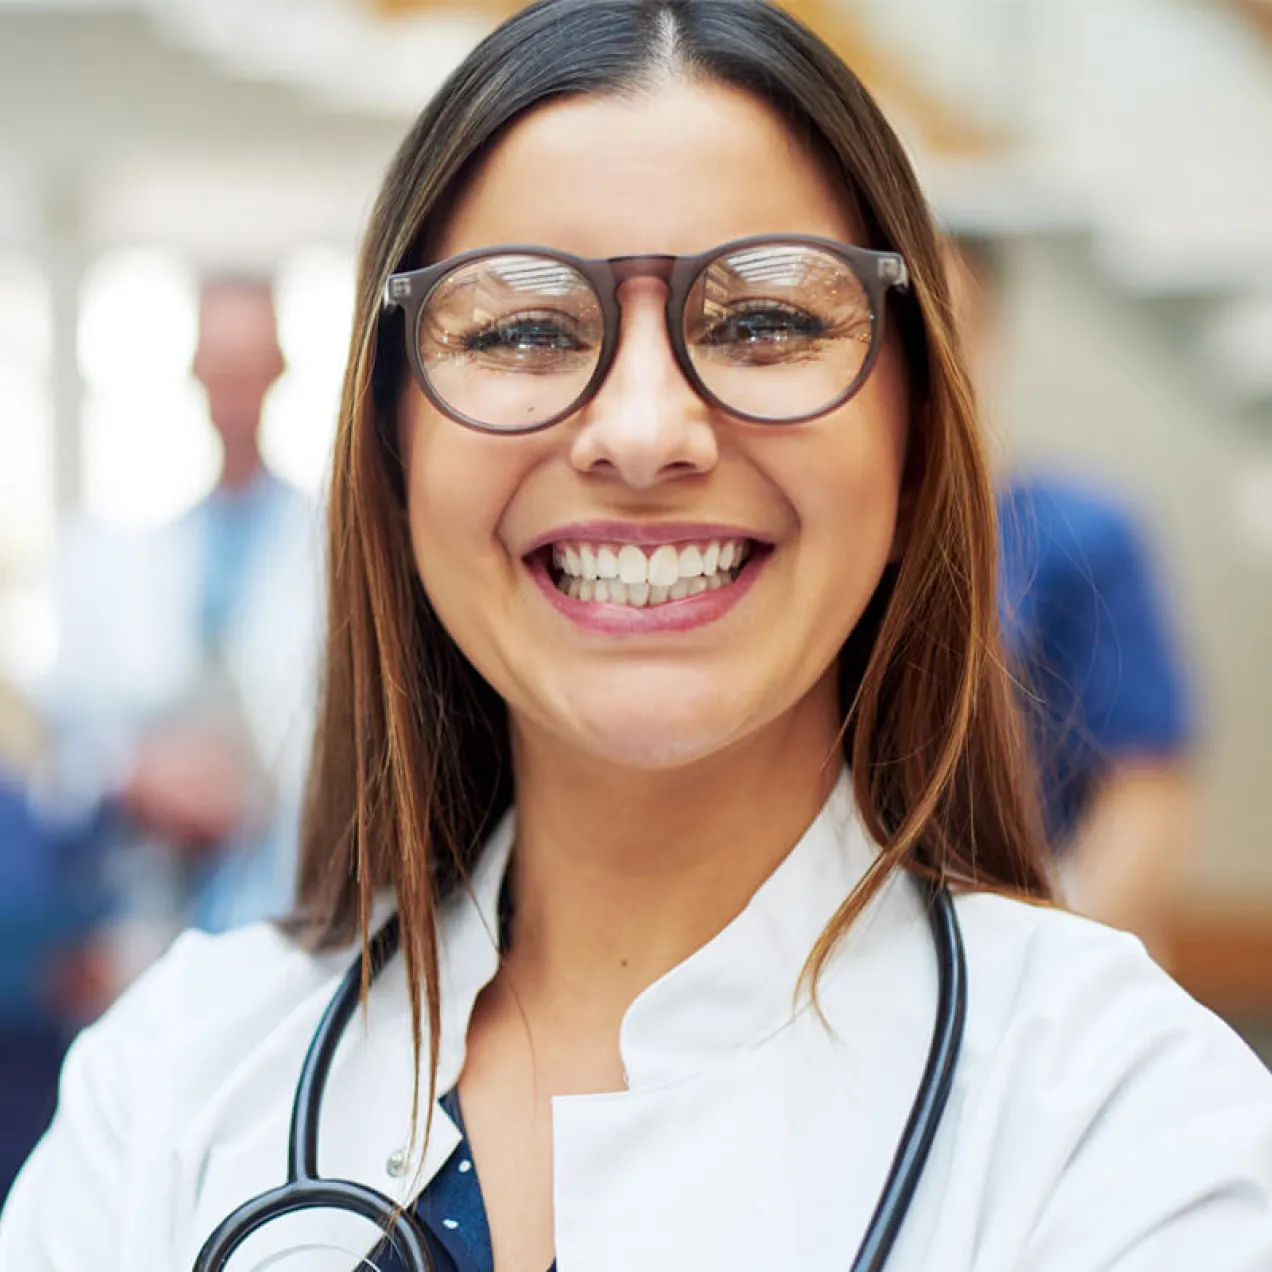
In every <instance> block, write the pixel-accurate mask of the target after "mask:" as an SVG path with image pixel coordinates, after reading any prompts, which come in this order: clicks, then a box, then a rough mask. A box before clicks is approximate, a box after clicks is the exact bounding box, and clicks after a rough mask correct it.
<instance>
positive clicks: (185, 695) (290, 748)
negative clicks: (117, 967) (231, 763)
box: [34, 484, 323, 925]
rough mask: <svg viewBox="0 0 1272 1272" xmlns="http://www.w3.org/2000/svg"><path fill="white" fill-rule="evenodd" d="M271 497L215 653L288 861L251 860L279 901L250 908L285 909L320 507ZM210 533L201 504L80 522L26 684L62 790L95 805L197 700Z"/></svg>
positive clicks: (305, 738) (307, 713)
mask: <svg viewBox="0 0 1272 1272" xmlns="http://www.w3.org/2000/svg"><path fill="white" fill-rule="evenodd" d="M270 499H271V503H270V505H269V519H268V521H267V523H266V524H265V525H264V526H263V527H262V532H261V534H260V535H259V536H258V538H257V540H256V541H255V542H254V544H253V554H252V556H251V558H250V559H249V562H248V566H247V573H246V576H245V578H244V582H243V585H242V588H241V590H240V592H239V596H238V601H237V604H236V605H235V608H234V610H233V613H232V614H231V616H230V618H229V620H228V623H227V628H226V632H225V637H224V642H223V651H222V657H223V662H224V674H225V676H226V678H227V680H228V682H229V684H230V686H231V687H232V689H233V692H234V697H235V699H236V701H237V707H238V710H239V712H240V713H241V717H242V724H243V725H244V726H245V728H246V732H247V739H248V741H249V742H250V744H251V746H252V748H253V749H254V751H255V753H256V757H257V759H258V760H259V762H260V765H261V767H262V772H263V775H264V776H265V777H266V778H267V779H268V780H269V782H270V785H271V787H272V789H273V792H274V800H275V809H276V814H277V821H276V824H275V827H274V829H273V831H272V833H271V848H274V847H277V846H279V845H280V844H282V845H285V849H284V856H285V859H283V860H278V861H270V862H266V863H260V867H258V869H257V877H256V878H255V879H254V880H253V882H252V889H253V890H254V891H255V892H256V893H257V894H258V897H259V898H260V899H261V901H262V902H263V901H264V900H265V899H266V898H271V897H272V899H273V900H274V902H275V904H274V905H273V907H272V908H270V909H269V910H267V911H266V910H261V909H259V908H258V910H257V912H256V913H255V914H252V915H251V916H250V917H252V918H259V917H261V916H262V914H263V913H265V912H268V913H277V912H278V910H279V909H280V908H285V906H286V901H287V898H288V896H289V895H290V891H291V877H292V870H291V866H292V861H291V858H292V855H293V854H292V851H291V849H292V848H293V847H294V839H295V823H296V821H297V818H298V808H299V802H300V792H301V788H302V784H303V780H304V772H305V767H306V763H307V758H308V749H309V743H310V738H311V733H312V719H313V702H314V697H315V690H316V687H317V684H316V677H317V661H318V650H319V647H320V640H321V635H322V633H321V630H320V616H321V597H322V559H323V552H322V543H321V537H320V518H319V516H318V513H317V511H316V509H315V508H314V506H313V504H312V503H311V502H310V501H309V500H308V499H307V498H305V497H304V496H303V495H302V494H301V493H300V492H299V491H297V490H294V489H293V488H291V487H287V486H284V485H282V484H277V485H276V486H275V487H274V488H273V490H272V493H271V495H270ZM207 532H208V519H207V517H206V516H204V515H202V505H200V506H198V507H196V508H194V509H191V511H190V512H188V513H186V514H185V515H183V516H181V517H178V518H177V519H175V520H174V521H172V522H170V523H168V524H167V525H165V526H163V527H161V528H159V529H157V530H154V531H152V532H149V533H146V534H125V533H121V532H118V531H113V530H110V529H107V528H104V527H101V526H97V525H89V524H81V525H79V526H77V527H76V528H75V529H74V530H73V531H72V533H71V535H70V537H69V539H68V543H67V545H66V548H65V550H64V551H63V552H62V553H61V554H60V559H59V563H58V569H57V571H56V578H55V587H56V609H57V615H58V627H59V631H58V653H57V658H56V661H55V663H54V666H53V668H52V669H51V672H50V674H49V675H48V676H47V677H46V678H45V679H44V680H43V681H42V682H41V683H39V684H37V685H35V686H34V696H35V697H36V700H37V701H38V702H39V703H40V705H41V707H42V709H43V710H44V712H45V714H46V715H47V717H48V718H49V720H50V722H51V724H52V726H53V730H54V735H55V737H56V739H57V743H58V748H57V757H58V768H57V773H56V779H55V781H56V786H57V794H58V797H59V798H61V799H63V800H65V799H68V798H69V799H70V800H72V801H75V800H79V799H82V800H83V801H84V802H85V803H89V804H91V803H92V802H93V800H95V799H96V798H97V797H99V796H100V795H101V794H102V793H104V792H105V791H106V790H108V789H109V788H110V786H111V785H112V783H113V782H114V781H116V780H117V779H118V778H119V777H120V776H121V775H122V774H123V773H124V772H126V770H127V766H128V762H129V758H130V756H131V753H132V750H133V748H134V747H135V746H136V744H137V742H138V740H139V739H140V738H142V737H144V735H145V734H146V733H147V732H148V731H149V730H151V729H153V728H155V727H157V726H160V725H162V724H163V722H164V721H165V718H166V717H169V716H180V715H182V714H183V713H185V712H187V711H188V710H190V709H191V704H192V702H193V701H194V700H195V699H197V697H198V694H199V692H200V689H201V680H202V678H203V677H204V665H203V655H202V649H201V630H200V629H201V606H202V598H203V586H204V554H205V542H206V538H205V536H206V534H207ZM254 864H255V863H254ZM265 867H267V868H268V870H269V871H270V875H269V877H268V878H266V877H265V875H264V874H263V873H262V870H263V868H265ZM244 890H245V891H246V890H247V889H246V888H245V889H244ZM230 904H231V905H232V902H231V903H230ZM251 904H252V902H251V901H250V900H249V901H248V905H249V906H250V905H251ZM224 917H225V919H226V920H227V925H228V924H229V922H230V921H232V919H233V915H232V914H229V913H227V914H226V915H225V916H224Z"/></svg>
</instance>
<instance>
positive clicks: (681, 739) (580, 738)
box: [571, 694, 748, 772]
mask: <svg viewBox="0 0 1272 1272" xmlns="http://www.w3.org/2000/svg"><path fill="white" fill-rule="evenodd" d="M740 706H741V704H737V703H732V704H731V703H730V702H729V701H728V699H727V698H721V697H720V696H719V695H716V696H714V697H712V698H711V699H709V700H704V701H700V702H698V703H693V704H687V703H683V702H682V703H680V704H679V705H678V706H676V707H672V706H671V705H670V704H669V703H668V701H667V698H666V697H664V696H662V695H656V694H646V695H645V696H644V697H643V698H642V699H641V700H640V701H635V702H627V703H610V704H608V705H607V706H605V705H602V704H592V705H590V706H589V707H588V708H587V709H580V710H579V711H577V712H575V713H572V714H573V715H574V719H573V728H572V729H571V733H572V734H573V740H574V742H575V744H576V745H577V746H578V747H579V748H580V749H581V750H584V751H586V752H587V753H588V754H590V755H593V756H595V757H596V758H597V759H600V760H604V761H605V762H607V763H610V764H615V765H618V766H619V767H622V768H631V769H643V770H648V771H651V772H654V771H665V770H668V769H676V768H686V767H688V766H690V765H692V764H695V763H698V762H699V761H702V760H706V759H708V758H710V757H711V756H712V755H716V754H718V753H719V752H721V751H723V750H725V749H726V748H728V747H729V746H731V745H733V744H734V743H736V742H737V740H738V739H739V738H740V737H743V736H745V735H746V733H747V732H748V728H747V724H746V721H745V719H744V718H743V712H742V711H741V710H740V709H739V708H740ZM598 708H600V709H598Z"/></svg>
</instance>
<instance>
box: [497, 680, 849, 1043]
mask: <svg viewBox="0 0 1272 1272" xmlns="http://www.w3.org/2000/svg"><path fill="white" fill-rule="evenodd" d="M839 727H840V721H839V719H838V713H837V710H836V706H835V695H834V692H833V682H832V683H831V684H829V685H822V686H819V687H818V689H817V690H815V691H814V693H812V694H810V695H809V697H808V698H807V699H805V701H804V702H803V703H801V704H800V705H799V706H797V707H796V708H795V710H794V711H793V712H792V713H790V715H788V716H787V717H785V718H783V719H782V720H781V721H778V722H777V723H775V724H773V725H771V726H769V727H768V728H766V729H765V730H763V731H762V732H761V733H760V734H759V735H756V736H753V737H751V738H749V739H747V741H746V742H745V743H744V744H741V745H739V746H736V747H733V748H730V749H728V750H726V751H724V752H721V753H720V754H718V755H713V756H711V757H709V758H707V759H704V760H701V761H699V762H697V763H695V764H693V765H691V766H689V767H686V768H680V769H675V770H671V771H661V770H660V771H645V770H632V769H628V768H618V767H615V766H612V765H608V764H606V763H605V762H603V761H600V760H597V759H596V758H595V757H591V756H584V755H580V754H579V753H578V752H572V751H568V750H565V749H564V748H562V747H561V746H560V745H559V744H556V743H555V742H554V740H552V739H549V738H547V737H544V736H542V735H538V734H536V733H534V732H533V731H531V730H528V729H526V728H524V727H514V751H515V756H516V768H517V846H516V851H515V854H514V857H513V866H512V870H513V875H512V883H513V890H514V896H515V897H516V913H515V919H514V925H513V937H512V943H511V948H510V949H509V951H508V954H507V956H506V958H505V974H506V975H507V976H508V978H509V980H510V982H511V983H512V984H514V985H515V987H516V992H517V995H518V997H519V998H521V999H522V1000H523V1002H525V1003H527V1004H529V1003H532V1002H533V1003H536V1004H538V1005H539V1006H540V1008H541V1009H546V1010H548V1011H551V1012H553V1013H554V1014H556V1013H560V1012H568V1013H570V1014H572V1015H573V1014H579V1015H582V1016H586V1017H587V1018H588V1019H590V1020H592V1021H596V1022H598V1023H600V1022H605V1024H606V1025H615V1024H617V1023H618V1022H619V1021H620V1020H621V1018H622V1015H623V1013H624V1012H625V1011H626V1009H627V1007H628V1006H629V1005H630V1004H631V1002H632V1000H633V999H634V998H635V997H636V996H637V995H638V994H639V993H640V992H641V991H642V990H643V989H645V988H646V987H647V986H649V985H650V984H652V983H653V982H654V981H655V980H657V979H658V978H659V977H661V976H662V975H664V974H665V973H666V972H668V971H670V970H671V969H672V968H673V967H675V966H676V965H677V964H679V963H681V962H683V961H684V960H685V959H686V958H688V957H689V955H691V954H692V953H693V952H694V951H695V950H697V949H699V948H701V947H702V946H703V945H705V944H706V943H707V942H708V941H709V940H711V938H712V937H714V936H715V935H716V934H717V933H719V932H720V931H721V930H722V929H723V928H724V927H726V926H727V925H728V924H729V923H730V922H731V921H732V920H733V919H734V918H736V917H737V915H738V914H740V913H741V911H742V910H743V909H745V907H746V905H747V903H748V901H749V900H750V899H751V897H752V895H753V894H754V893H755V891H756V890H757V889H758V888H759V887H760V885H761V884H762V883H763V882H764V881H765V880H766V879H767V878H768V876H769V875H770V874H771V873H772V872H773V871H774V870H775V869H776V868H777V866H778V865H779V864H780V863H781V861H782V860H783V859H784V858H785V856H786V855H787V854H788V853H789V852H790V850H791V849H792V848H793V847H794V846H795V844H796V843H798V841H799V839H800V837H801V836H802V835H803V833H804V831H805V830H806V829H807V828H808V826H809V825H810V824H811V823H812V821H813V820H814V818H815V817H816V816H817V813H818V812H819V810H820V809H821V807H822V805H823V804H824V803H825V801H826V798H827V796H828V795H829V793H830V791H831V789H832V788H833V786H834V783H835V781H836V779H837V777H838V775H839V771H840V767H841V763H842V761H841V759H840V755H841V754H842V752H841V748H840V745H839V739H838V731H839Z"/></svg>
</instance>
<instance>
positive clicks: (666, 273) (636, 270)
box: [605, 256, 679, 288]
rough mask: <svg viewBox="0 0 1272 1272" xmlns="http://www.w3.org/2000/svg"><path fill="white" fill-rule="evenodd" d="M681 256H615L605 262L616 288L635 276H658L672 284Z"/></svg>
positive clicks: (663, 281) (660, 279) (659, 278)
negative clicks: (673, 273)
mask: <svg viewBox="0 0 1272 1272" xmlns="http://www.w3.org/2000/svg"><path fill="white" fill-rule="evenodd" d="M678 259H679V258H678V257H675V256H615V257H613V258H612V259H611V260H608V261H606V262H605V263H606V264H607V265H608V266H609V269H610V276H611V277H612V278H613V280H614V286H615V287H616V288H618V287H621V286H622V285H623V284H624V283H626V282H630V281H631V280H632V279H633V278H656V279H657V280H658V281H659V282H660V283H665V284H668V285H670V283H671V275H672V272H673V271H674V270H675V268H676V262H677V260H678Z"/></svg>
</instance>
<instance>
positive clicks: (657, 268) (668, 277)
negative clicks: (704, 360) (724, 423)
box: [603, 254, 697, 392]
mask: <svg viewBox="0 0 1272 1272" xmlns="http://www.w3.org/2000/svg"><path fill="white" fill-rule="evenodd" d="M682 263H683V258H681V257H679V256H667V255H662V254H656V255H655V254H649V255H644V256H614V257H611V258H610V259H609V260H607V261H605V262H603V267H604V269H605V272H606V274H607V276H608V280H609V294H610V304H611V306H612V308H611V321H612V323H613V326H612V329H611V330H612V333H613V334H612V339H613V342H614V343H613V345H612V347H611V349H610V353H609V357H608V358H607V360H606V361H607V364H608V365H607V368H606V373H605V378H606V379H608V378H609V371H610V370H612V369H613V359H614V358H615V357H616V356H617V353H618V343H619V327H620V324H621V322H622V318H621V314H622V309H623V306H622V304H621V302H620V301H619V299H618V292H619V289H620V288H621V287H622V286H623V284H624V283H627V282H632V281H634V280H637V279H642V278H652V279H654V280H655V281H657V282H660V283H662V284H663V286H664V287H666V289H667V314H666V317H667V341H668V344H669V345H670V347H671V355H672V357H673V358H674V359H675V362H676V364H677V366H678V367H679V369H680V372H681V374H682V375H684V376H685V378H686V379H688V380H689V381H690V387H691V388H692V387H694V386H693V381H692V377H691V376H689V375H688V374H687V373H686V371H685V367H684V363H683V359H682V358H681V356H680V351H679V349H678V347H677V340H676V336H675V333H674V332H673V331H672V325H673V319H674V314H673V313H672V309H673V308H674V304H675V290H676V288H675V282H676V274H677V271H678V267H680V266H681V265H682ZM696 391H697V390H696V388H695V392H696Z"/></svg>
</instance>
